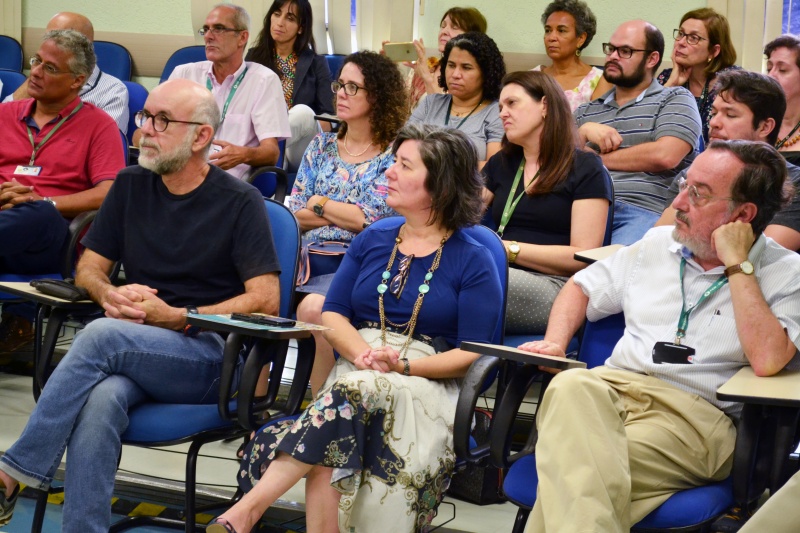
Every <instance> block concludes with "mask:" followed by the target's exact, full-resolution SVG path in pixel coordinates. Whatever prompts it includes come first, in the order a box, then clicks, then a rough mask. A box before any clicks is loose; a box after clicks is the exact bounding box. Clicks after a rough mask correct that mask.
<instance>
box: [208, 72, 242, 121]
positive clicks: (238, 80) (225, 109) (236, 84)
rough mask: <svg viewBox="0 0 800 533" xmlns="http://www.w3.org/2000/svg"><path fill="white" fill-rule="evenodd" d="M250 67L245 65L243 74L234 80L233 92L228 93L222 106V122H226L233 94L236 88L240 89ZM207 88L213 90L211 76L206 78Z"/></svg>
mask: <svg viewBox="0 0 800 533" xmlns="http://www.w3.org/2000/svg"><path fill="white" fill-rule="evenodd" d="M248 68H249V67H244V71H243V72H242V73H241V74H239V77H238V78H236V81H234V82H233V87H231V92H229V93H228V99H227V100H225V105H224V106H223V107H222V118H220V120H219V123H220V124H222V123H223V122H225V115H227V114H228V106H229V105H231V100H233V95H234V94H236V89H238V88H239V85H241V83H242V80H243V79H244V75H245V74H247V69H248ZM212 76H213V73H212ZM206 88H207V89H208V90H209V91H210V90H211V78H206Z"/></svg>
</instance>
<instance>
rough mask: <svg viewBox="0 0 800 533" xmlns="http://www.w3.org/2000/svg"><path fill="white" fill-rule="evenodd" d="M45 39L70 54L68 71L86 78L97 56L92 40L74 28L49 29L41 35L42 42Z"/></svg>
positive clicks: (90, 73)
mask: <svg viewBox="0 0 800 533" xmlns="http://www.w3.org/2000/svg"><path fill="white" fill-rule="evenodd" d="M45 41H53V42H54V43H55V45H56V46H58V47H59V48H60V49H61V50H63V51H65V52H67V53H69V54H71V55H72V57H71V58H70V59H69V61H67V65H69V70H70V72H72V73H73V74H75V75H76V76H80V75H83V76H86V77H87V78H88V77H89V76H91V75H92V71H93V70H94V66H95V64H96V63H97V58H95V55H94V47H93V46H92V42H91V41H90V40H89V39H88V38H87V37H86V36H85V35H83V34H82V33H80V32H77V31H75V30H51V31H48V32H47V33H45V34H44V37H42V42H45Z"/></svg>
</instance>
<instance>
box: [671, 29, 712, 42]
mask: <svg viewBox="0 0 800 533" xmlns="http://www.w3.org/2000/svg"><path fill="white" fill-rule="evenodd" d="M684 37H686V42H687V43H689V44H691V45H695V44H697V43H699V42H700V41H707V40H708V39H706V38H705V37H700V36H699V35H697V34H696V33H683V30H672V38H673V39H675V40H676V41H680V40H681V39H683V38H684Z"/></svg>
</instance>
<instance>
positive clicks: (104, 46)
mask: <svg viewBox="0 0 800 533" xmlns="http://www.w3.org/2000/svg"><path fill="white" fill-rule="evenodd" d="M94 54H95V56H97V66H98V67H100V70H102V71H103V72H105V73H106V74H111V75H112V76H114V77H115V78H119V79H120V80H121V81H130V80H131V73H132V72H133V58H131V53H130V52H128V49H127V48H125V47H124V46H122V45H121V44H117V43H112V42H109V41H95V42H94Z"/></svg>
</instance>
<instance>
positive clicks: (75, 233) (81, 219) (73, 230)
mask: <svg viewBox="0 0 800 533" xmlns="http://www.w3.org/2000/svg"><path fill="white" fill-rule="evenodd" d="M96 215H97V211H84V212H83V213H81V214H80V215H78V216H76V217H75V218H73V219H72V222H70V224H69V242H68V243H67V249H66V250H65V253H64V256H63V258H62V263H61V276H62V277H63V278H64V279H66V278H71V277H72V275H73V272H74V271H75V263H76V262H77V260H78V243H79V242H80V240H81V237H83V234H84V233H85V231H86V229H87V228H88V227H89V224H91V223H92V221H93V220H94V217H95V216H96Z"/></svg>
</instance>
